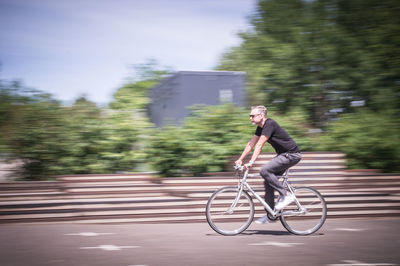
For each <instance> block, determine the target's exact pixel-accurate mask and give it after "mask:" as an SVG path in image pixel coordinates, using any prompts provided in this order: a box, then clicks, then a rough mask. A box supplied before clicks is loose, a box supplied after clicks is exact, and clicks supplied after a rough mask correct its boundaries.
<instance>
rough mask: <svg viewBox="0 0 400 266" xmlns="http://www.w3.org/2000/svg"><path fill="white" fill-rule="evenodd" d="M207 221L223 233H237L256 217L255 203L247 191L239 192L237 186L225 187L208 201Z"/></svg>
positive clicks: (216, 230)
mask: <svg viewBox="0 0 400 266" xmlns="http://www.w3.org/2000/svg"><path fill="white" fill-rule="evenodd" d="M206 217H207V222H208V224H209V225H210V226H211V228H212V229H213V230H214V231H215V232H217V233H219V234H221V235H237V234H240V233H241V232H243V231H244V230H246V229H247V228H248V227H249V225H250V224H251V222H252V221H253V217H254V203H253V200H252V198H251V197H250V195H249V194H248V193H247V192H246V191H244V190H243V191H242V192H241V193H240V194H239V189H238V188H237V187H223V188H220V189H218V190H217V191H215V192H214V193H213V194H212V195H211V197H210V199H209V200H208V202H207V206H206Z"/></svg>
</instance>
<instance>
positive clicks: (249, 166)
mask: <svg viewBox="0 0 400 266" xmlns="http://www.w3.org/2000/svg"><path fill="white" fill-rule="evenodd" d="M253 164H254V162H253V161H249V162H248V163H246V164H245V165H244V169H245V170H247V169H250V168H251V167H252V166H253Z"/></svg>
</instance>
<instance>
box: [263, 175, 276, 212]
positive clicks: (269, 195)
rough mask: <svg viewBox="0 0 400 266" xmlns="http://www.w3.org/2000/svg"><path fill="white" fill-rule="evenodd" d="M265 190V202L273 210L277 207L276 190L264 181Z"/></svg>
mask: <svg viewBox="0 0 400 266" xmlns="http://www.w3.org/2000/svg"><path fill="white" fill-rule="evenodd" d="M264 188H265V195H264V199H265V202H266V203H267V204H268V205H269V206H270V207H271V209H274V207H275V197H274V191H275V190H274V188H273V187H271V186H270V185H269V183H268V181H267V180H264Z"/></svg>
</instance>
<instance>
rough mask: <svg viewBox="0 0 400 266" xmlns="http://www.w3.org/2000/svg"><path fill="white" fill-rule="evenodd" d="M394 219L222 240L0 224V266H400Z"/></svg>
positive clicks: (201, 228)
mask: <svg viewBox="0 0 400 266" xmlns="http://www.w3.org/2000/svg"><path fill="white" fill-rule="evenodd" d="M399 247H400V218H387V219H376V218H373V219H331V220H329V219H328V220H327V221H326V223H325V225H324V227H323V228H322V229H321V230H320V231H319V232H318V233H316V234H315V235H311V236H295V235H291V234H289V233H287V232H286V231H285V229H284V228H283V226H282V225H281V224H280V223H279V222H278V223H274V224H269V225H257V224H253V225H251V226H250V228H249V229H248V230H246V231H245V232H244V233H242V234H241V235H238V236H233V237H227V236H221V235H218V234H217V233H215V232H214V231H212V229H211V228H210V227H209V226H208V224H207V223H196V224H72V223H70V224H68V223H60V224H8V225H4V224H3V225H0V265H1V266H5V265H7V266H8V265H13V266H14V265H15V266H17V265H29V266H35V265H38V266H39V265H40V266H46V265H51V266H54V265H63V266H64V265H68V266H69V265H79V266H81V265H96V266H97V265H99V266H102V265H107V266H119V265H121V266H131V265H148V266H156V265H174V266H176V265H240V266H243V265H252V266H257V265H279V266H286V265H307V266H310V265H327V266H345V265H358V266H370V265H379V266H386V265H400V248H399Z"/></svg>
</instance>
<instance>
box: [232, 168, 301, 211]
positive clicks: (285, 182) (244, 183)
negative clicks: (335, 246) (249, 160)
mask: <svg viewBox="0 0 400 266" xmlns="http://www.w3.org/2000/svg"><path fill="white" fill-rule="evenodd" d="M235 169H236V170H241V171H243V166H241V167H235ZM288 175H289V169H288V170H286V171H285V173H284V174H283V175H281V176H277V177H278V179H279V178H283V185H284V186H287V188H288V189H289V191H290V193H292V194H293V195H294V196H295V194H294V190H293V188H292V187H291V186H290V184H289V182H288V180H287V179H288ZM247 177H260V175H259V174H249V169H247V170H246V171H245V172H244V174H243V177H242V179H241V180H240V181H239V184H238V189H239V193H238V195H237V196H236V198H235V200H234V202H233V203H232V205H231V207H230V208H229V210H228V211H227V212H228V213H232V212H233V209H234V208H235V207H236V205H237V203H238V201H239V199H240V196H241V195H242V192H243V190H244V188H247V190H248V191H250V192H251V194H253V196H254V197H255V198H256V199H257V200H258V201H259V202H260V203H261V204H262V205H263V206H264V208H265V209H266V210H267V212H268V213H269V214H270V215H271V216H272V217H273V218H276V217H278V216H281V215H301V214H305V213H306V212H307V210H306V209H305V208H303V207H302V206H301V204H300V202H299V201H298V200H297V198H296V196H295V197H294V198H295V202H296V205H297V206H298V208H299V209H298V210H291V211H281V210H278V211H276V210H273V209H271V207H270V206H269V205H268V204H267V203H266V202H265V200H264V199H263V198H261V197H260V196H259V195H258V194H257V192H255V191H254V189H253V188H252V187H251V186H250V184H249V183H247Z"/></svg>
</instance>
